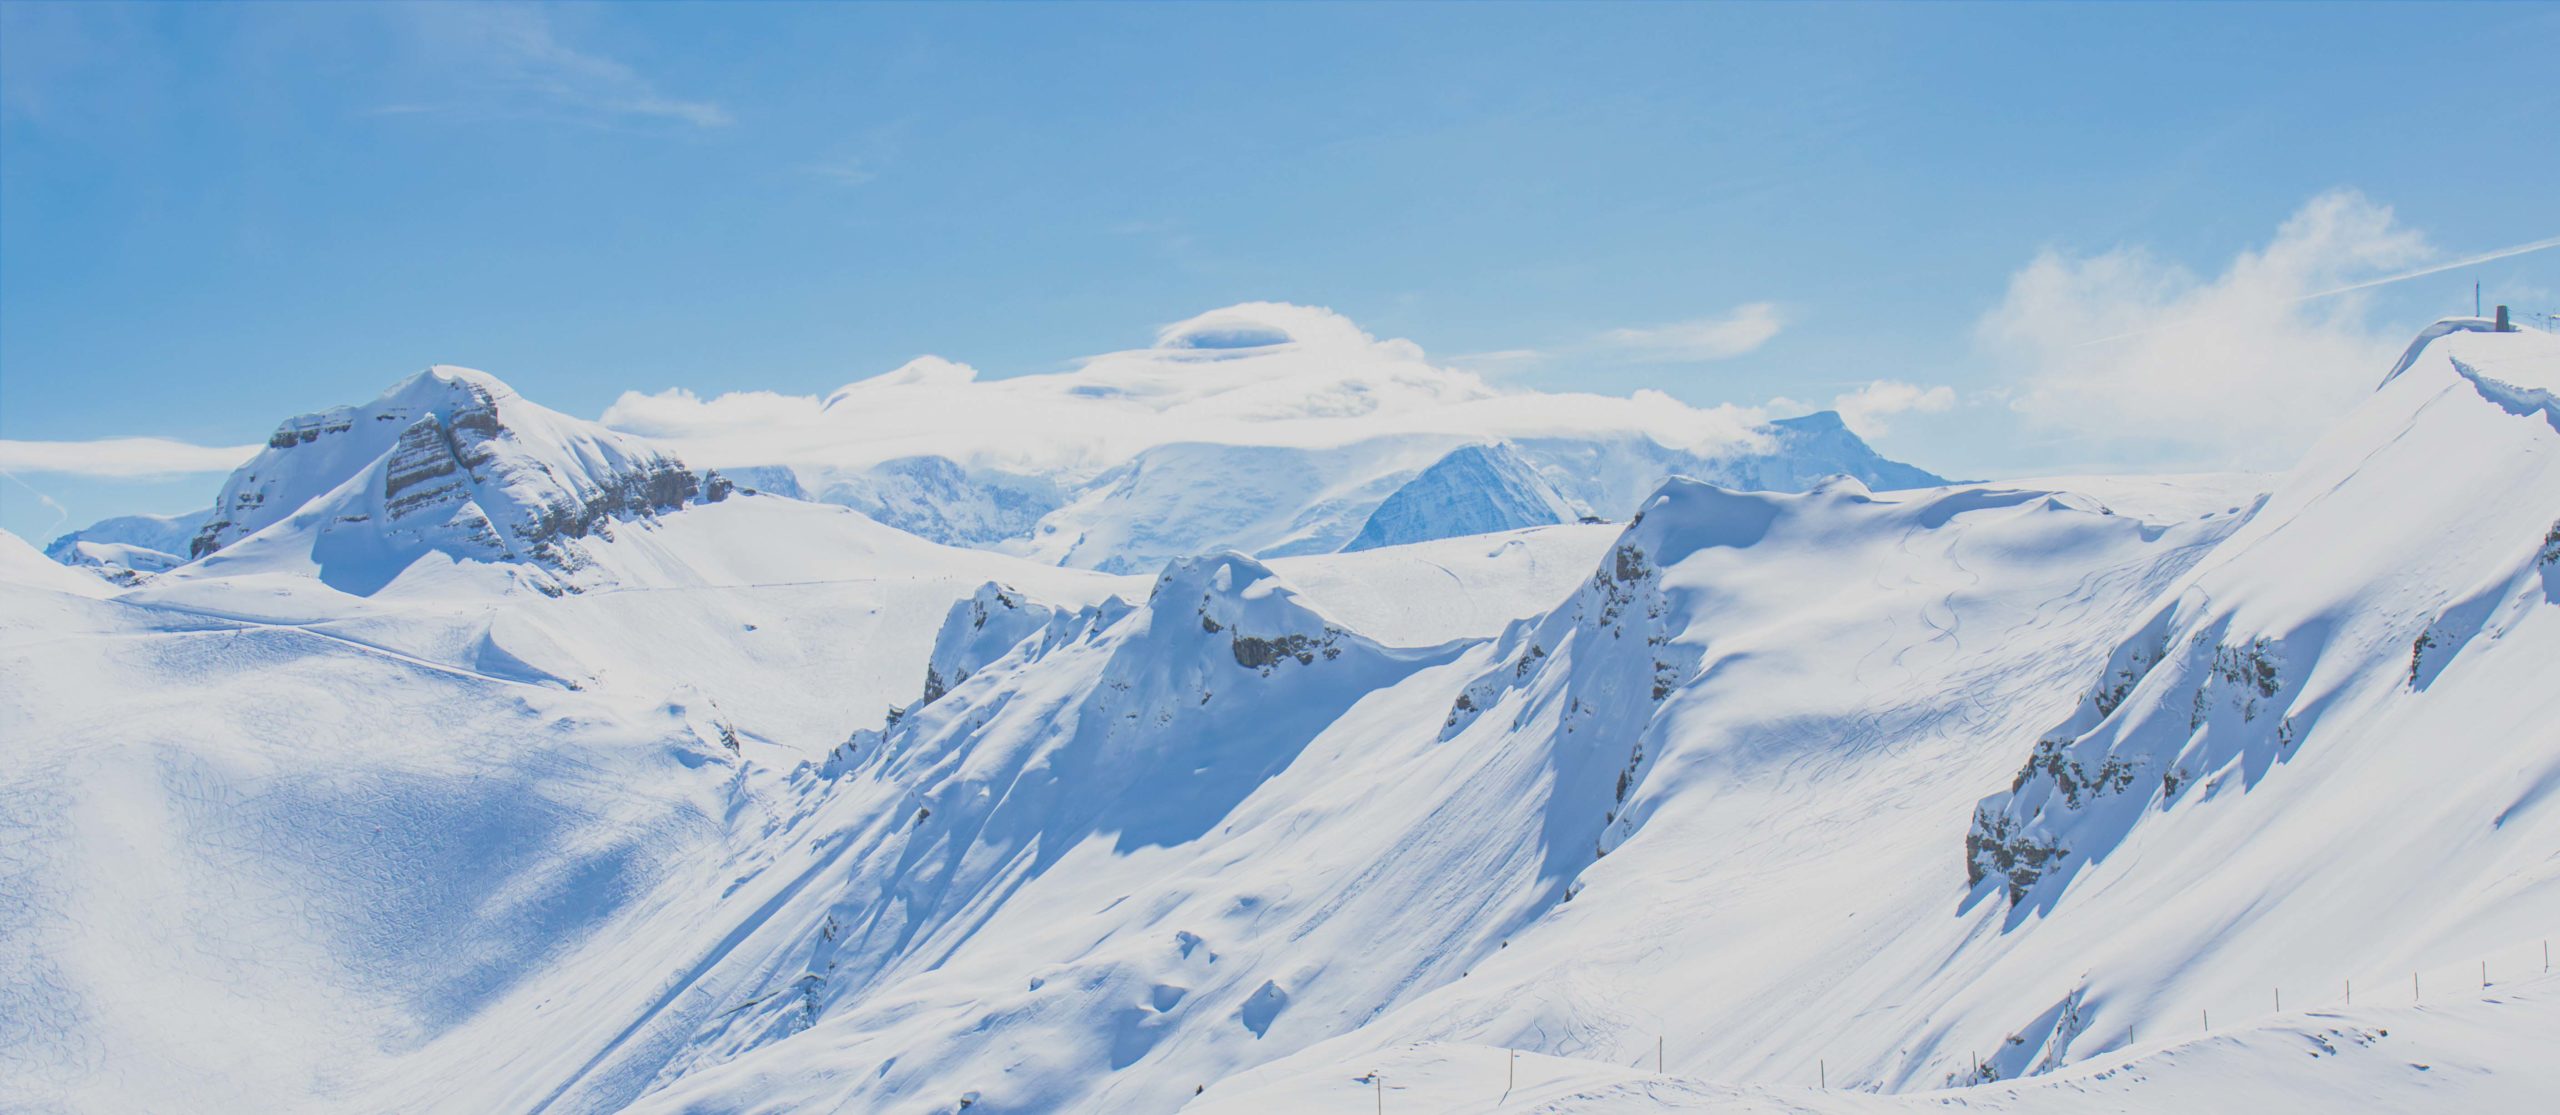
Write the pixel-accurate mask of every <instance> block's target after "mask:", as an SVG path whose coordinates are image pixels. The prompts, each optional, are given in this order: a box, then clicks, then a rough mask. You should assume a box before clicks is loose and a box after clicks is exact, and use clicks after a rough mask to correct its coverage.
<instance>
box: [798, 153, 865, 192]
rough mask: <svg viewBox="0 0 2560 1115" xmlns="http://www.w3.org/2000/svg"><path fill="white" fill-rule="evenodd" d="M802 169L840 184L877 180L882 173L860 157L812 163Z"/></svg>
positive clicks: (850, 184) (846, 184)
mask: <svg viewBox="0 0 2560 1115" xmlns="http://www.w3.org/2000/svg"><path fill="white" fill-rule="evenodd" d="M800 169H801V170H802V171H803V172H806V173H808V174H811V175H814V176H816V177H819V178H824V179H826V180H827V181H829V182H833V183H835V184H837V185H839V186H860V185H863V184H865V183H868V182H874V181H877V180H878V179H879V177H880V173H879V172H878V171H875V170H873V169H871V168H870V167H867V166H864V165H863V164H862V160H860V159H838V160H836V161H835V162H831V163H812V164H810V165H808V166H804V167H801V168H800Z"/></svg>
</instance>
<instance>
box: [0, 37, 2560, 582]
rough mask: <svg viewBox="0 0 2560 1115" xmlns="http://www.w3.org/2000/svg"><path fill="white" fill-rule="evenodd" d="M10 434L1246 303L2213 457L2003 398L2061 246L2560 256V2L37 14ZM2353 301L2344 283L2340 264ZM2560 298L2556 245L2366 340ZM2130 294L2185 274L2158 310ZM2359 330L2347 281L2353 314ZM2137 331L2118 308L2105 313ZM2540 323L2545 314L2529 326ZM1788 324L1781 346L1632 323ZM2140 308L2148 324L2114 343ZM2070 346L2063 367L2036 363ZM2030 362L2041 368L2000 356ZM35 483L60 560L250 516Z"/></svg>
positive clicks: (943, 350) (1, 506)
mask: <svg viewBox="0 0 2560 1115" xmlns="http://www.w3.org/2000/svg"><path fill="white" fill-rule="evenodd" d="M0 20H5V23H4V24H0V33H4V34H0V94H4V95H5V104H4V105H0V438H4V439H18V440H27V441H61V440H79V439H89V438H99V437H109V436H126V435H150V436H159V437H167V438H175V439H181V440H185V441H191V442H197V443H203V444H209V445H236V444H240V443H244V442H255V441H261V440H263V439H264V436H265V433H266V431H268V430H269V429H271V428H272V427H273V425H274V423H275V422H276V421H277V420H279V419H281V418H282V417H284V416H286V415H289V414H292V413H295V412H298V411H303V410H308V409H314V408H316V407H319V406H322V405H326V404H330V403H335V402H358V401H362V400H363V399H366V398H369V397H371V396H372V395H373V394H374V393H375V392H376V391H378V390H379V389H380V388H381V387H382V386H384V385H386V384H388V383H389V382H391V381H392V380H393V379H396V378H397V377H399V376H400V375H402V374H404V373H405V372H407V371H410V370H414V369H415V368H417V367H419V366H423V365H425V364H427V363H430V362H448V363H460V364H468V365H471V366H475V367H480V368H485V369H488V370H491V371H493V372H496V373H498V374H500V375H502V376H504V377H506V378H507V379H509V380H510V381H511V382H513V383H515V384H516V386H517V387H519V388H520V389H521V390H523V391H524V392H525V393H526V394H527V395H529V396H531V397H533V398H535V399H537V400H540V401H542V402H544V403H547V404H549V405H551V406H553V407H556V408H558V409H561V410H565V411H568V412H570V413H574V414H581V415H587V416H594V415H597V414H599V413H601V412H602V410H603V409H604V407H605V406H606V405H607V404H608V403H609V402H610V401H611V400H612V399H613V398H614V397H615V396H616V395H617V394H619V393H620V392H622V391H623V390H625V389H638V390H649V391H654V390H660V389H663V388H667V387H673V386H684V387H688V388H691V389H693V390H695V391H698V392H701V393H703V394H706V395H707V394H711V393H714V392H717V391H724V390H740V389H756V388H761V389H771V390H776V391H785V392H793V393H808V392H824V391H826V390H827V389H829V388H831V387H833V386H835V385H837V384H840V383H842V382H844V381H846V380H849V379H853V378H857V377H859V376H862V375H867V374H871V373H873V372H877V371H882V370H886V369H888V368H891V367H894V366H896V365H898V364H899V363H901V362H903V361H905V360H906V359H908V358H909V357H911V356H914V355H916V354H919V353H926V352H931V353H937V354H940V355H943V356H946V357H950V358H952V359H956V360H961V361H965V362H968V363H970V364H973V365H976V366H978V367H979V368H981V369H984V370H985V372H986V373H987V374H989V375H1005V374H1016V373H1022V372H1030V371H1046V370H1054V369H1056V368H1058V367H1060V366H1061V365H1062V364H1063V363H1064V362H1065V361H1067V360H1069V359H1070V358H1073V357H1076V356H1080V355H1085V354H1091V353H1096V352H1102V351H1107V350H1112V349H1119V348H1127V347H1133V346H1136V345H1140V344H1143V343H1145V342H1146V341H1147V340H1148V338H1149V336H1150V334H1151V331H1152V329H1153V328H1154V327H1155V326H1157V325H1160V324H1162V323H1165V322H1169V321H1173V320H1178V319H1180V318H1183V317H1187V316H1190V315H1192V314H1194V313H1197V312H1199V311H1202V310H1206V309H1209V308H1213V307H1216V306H1220V305H1225V304H1228V303H1233V302H1239V301H1245V300H1251V299H1281V300H1289V301H1297V302H1305V303H1312V304H1320V305H1325V306H1330V307H1333V308H1334V309H1336V310H1339V311H1341V312H1343V313H1345V314H1347V315H1349V316H1350V317H1351V318H1353V319H1354V320H1356V321H1358V322H1360V323H1361V324H1362V325H1363V326H1365V327H1367V328H1368V329H1369V330H1370V331H1371V332H1373V333H1377V334H1379V335H1382V336H1386V335H1395V336H1405V337H1410V338H1412V339H1414V340H1416V341H1418V342H1420V343H1421V344H1422V345H1423V346H1424V347H1425V348H1426V349H1427V350H1428V351H1430V352H1431V353H1433V354H1434V355H1435V356H1444V355H1445V356H1457V355H1460V354H1483V353H1502V352H1512V351H1516V350H1537V351H1540V352H1544V353H1547V354H1548V355H1547V356H1545V357H1543V358H1539V359H1522V360H1518V361H1508V360H1507V358H1501V357H1494V358H1487V359H1486V360H1485V361H1483V364H1484V366H1486V367H1487V368H1489V369H1494V370H1498V371H1500V372H1501V374H1503V375H1504V376H1506V377H1507V378H1510V379H1512V380H1514V381H1516V382H1519V383H1522V384H1524V385H1530V386H1537V387H1544V388H1549V389H1586V390H1597V391H1607V392H1615V393H1624V392H1626V391H1628V390H1630V389H1633V388H1636V387H1640V386H1652V387H1658V388H1661V389H1663V390H1666V391H1669V392H1671V393H1672V394H1674V395H1676V396H1678V397H1681V398H1683V399H1686V400H1689V401H1692V402H1697V403H1713V402H1720V401H1732V402H1737V403H1751V404H1757V403H1762V402H1765V401H1767V400H1769V399H1771V398H1772V397H1775V396H1786V397H1788V398H1794V399H1802V400H1807V401H1812V402H1815V403H1819V402H1820V401H1822V400H1825V399H1828V398H1830V397H1831V396H1832V395H1834V394H1836V393H1840V392H1844V391H1850V390H1853V389H1855V388H1856V387H1857V386H1858V385H1860V384H1864V383H1866V382H1868V381H1870V380H1873V379H1877V378H1887V379H1894V380H1901V381H1908V382H1910V383H1913V384H1916V385H1922V386H1935V385H1948V386H1950V387H1951V388H1952V389H1953V390H1954V391H1955V392H1956V393H1957V395H1958V397H1959V398H1961V399H1962V400H1964V401H1963V403H1962V404H1961V405H1957V406H1954V407H1952V408H1950V409H1947V410H1943V411H1940V412H1937V413H1918V412H1914V413H1909V414H1905V415H1902V416H1901V417H1899V418H1897V419H1896V420H1895V421H1894V423H1893V425H1892V428H1891V431H1890V433H1888V434H1883V435H1880V436H1879V437H1878V439H1877V440H1878V442H1879V444H1880V445H1881V446H1882V447H1883V448H1885V449H1886V450H1887V451H1888V452H1890V453H1893V454H1895V455H1897V456H1900V457H1903V458H1905V459H1909V460H1912V461H1914V462H1916V463H1920V464H1923V465H1925V466H1929V467H1932V468H1935V469H1937V470H1939V471H1941V472H1947V473H1954V474H1992V473H1996V472H2016V471H2038V470H2042V469H2048V468H2073V467H2084V466H2088V465H2091V464H2113V465H2141V464H2159V465H2162V466H2164V467H2166V466H2179V467H2192V466H2195V465H2197V464H2200V463H2201V464H2210V463H2213V462H2211V461H2199V460H2197V459H2196V454H2195V451H2194V450H2193V448H2192V447H2188V448H2187V449H2185V450H2180V451H2171V450H2165V449H2162V450H2146V449H2144V448H2142V447H2141V446H2139V445H2136V446H2132V447H2123V448H2119V449H2118V450H2115V451H2111V452H2107V453H2094V452H2087V451H2084V447H2082V446H2080V445H2078V444H2075V441H2076V439H2075V437H2074V436H2073V434H2072V431H2071V429H2070V428H2069V427H2068V426H2064V427H2059V428H2057V427H2054V426H2051V425H2047V426H2041V427H2033V428H2030V427H2029V426H2027V425H2024V424H2022V423H2021V422H2020V421H2019V420H2018V419H2017V417H2016V412H2015V411H2014V409H2013V408H2011V407H2009V406H2007V405H2003V404H2002V403H2001V401H2000V400H2002V399H2004V398H2009V397H2012V396H2011V395H2010V394H2009V393H2013V392H2015V391H2016V390H2017V389H2018V388H2017V381H2016V376H2017V375H2019V374H2020V373H2019V370H2018V369H2019V365H2018V364H2017V363H2016V361H2015V358H2016V357H2017V354H2018V351H2023V350H2018V351H2011V352H2009V353H2008V354H2007V357H2005V358H2001V357H1995V356H1994V355H1992V354H1987V353H1986V352H1985V342H1984V340H1983V338H1982V335H1981V333H1980V331H1979V326H1978V322H1980V321H1981V320H1982V319H1983V317H1984V315H1985V314H1987V313H1989V312H1991V311H1992V310H1993V308H1994V307H1997V306H1999V305H2001V304H2002V301H2003V298H2004V295H2005V294H2006V293H2007V292H2009V291H2010V289H2011V283H2012V280H2013V277H2014V276H2016V275H2017V274H2018V273H2019V272H2020V269H2021V268H2024V267H2026V266H2027V265H2028V264H2029V263H2030V262H2031V261H2033V260H2034V259H2035V258H2036V257H2037V256H2038V254H2039V253H2040V252H2044V251H2047V250H2051V251H2053V252H2057V253H2060V255H2061V257H2062V258H2064V259H2066V260H2087V259H2090V258H2093V257H2101V256H2104V255H2105V254H2106V253H2110V252H2126V251H2132V250H2134V249H2139V250H2140V252H2141V253H2144V254H2141V255H2140V256H2139V258H2140V259H2142V260H2144V261H2146V263H2145V266H2148V267H2152V268H2155V269H2157V270H2158V272H2159V273H2160V274H2166V275H2170V276H2173V277H2174V276H2176V275H2178V274H2180V273H2181V270H2180V269H2183V273H2185V274H2189V275H2191V276H2192V277H2193V279H2194V281H2195V282H2197V283H2199V284H2210V283H2211V282H2212V281H2213V280H2214V279H2215V277H2216V276H2218V275H2220V274H2222V273H2223V272H2224V271H2225V269H2226V268H2229V267H2230V266H2231V264H2232V260H2233V258H2234V257H2235V255H2237V254H2238V253H2241V252H2244V251H2254V250H2259V249H2263V248H2265V247H2266V246H2267V245H2268V244H2269V242H2270V241H2271V240H2273V239H2275V238H2277V237H2278V229H2279V227H2280V226H2282V225H2283V224H2284V222H2286V221H2287V219H2288V218H2289V217H2291V216H2292V215H2294V214H2295V213H2297V212H2298V211H2301V210H2303V209H2304V207H2305V206H2306V204H2308V203H2310V202H2312V200H2313V199H2315V198H2317V197H2320V196H2322V195H2324V194H2325V193H2327V192H2329V191H2333V190H2338V189H2348V190H2353V191H2357V192H2358V194H2360V195H2361V197H2362V198H2363V199H2366V200H2367V201H2369V202H2370V203H2371V205H2373V206H2388V207H2389V208H2390V209H2391V211H2392V219H2393V221H2394V222H2395V223H2394V225H2393V227H2394V228H2395V229H2405V230H2414V231H2415V232H2416V233H2419V234H2422V235H2423V237H2424V241H2425V248H2424V250H2423V251H2417V250H2407V251H2401V252H2399V253H2397V254H2393V253H2390V252H2377V253H2371V254H2370V257H2369V258H2368V257H2366V256H2353V258H2352V259H2351V260H2350V263H2349V264H2346V265H2339V266H2334V267H2333V266H2330V265H2329V264H2327V263H2323V264H2321V265H2319V266H2318V267H2314V268H2312V270H2314V271H2316V272H2318V274H2317V276H2315V277H2314V278H2312V279H2310V280H2307V281H2309V282H2311V283H2312V284H2313V285H2318V284H2319V283H2321V282H2326V281H2329V280H2331V279H2336V278H2344V279H2347V280H2356V279H2360V278H2362V277H2365V275H2364V273H2363V272H2360V271H2357V270H2356V268H2357V267H2360V266H2365V265H2366V264H2370V267H2369V268H2368V270H2370V271H2371V273H2372V274H2375V275H2380V274H2384V273H2386V272H2390V271H2391V270H2392V269H2394V268H2408V267H2421V266H2423V265H2426V264H2428V263H2432V262H2440V261H2442V260H2444V259H2449V258H2453V257H2458V256H2461V255H2464V254H2466V253H2478V252H2487V251H2490V250H2493V249H2499V248H2503V247H2508V246H2512V245H2517V244H2520V243H2524V242H2530V241H2535V240H2538V239H2542V238H2548V237H2551V236H2554V235H2560V80H2555V79H2554V77H2553V72H2554V67H2555V61H2554V60H2555V59H2560V8H2555V7H2553V6H2530V5H2512V6H2452V7H2433V6H2422V5H2383V6H2373V7H2363V6H2327V5H2319V6H2315V5H2307V4H2283V5H2270V6H2264V7H2255V6H2223V5H2213V6H2206V5H2170V4H2161V5H2132V6H2095V7H2084V6H2072V5H2032V6H2031V5H1997V6H1986V7H1965V6H1955V5H1936V4H1927V5H1905V6H1890V7H1888V6H1844V7H1826V6H1806V5H1785V6H1751V5H1736V4H1714V5H1699V6H1671V5H1660V4H1646V5H1631V6H1606V5H1595V4H1580V5H1571V6H1559V7H1547V6H1536V5H1472V6H1454V5H1448V6H1444V5H1432V4H1403V5H1392V6H1385V5H1382V6H1331V5H1280V6H1252V5H1227V4H1218V5H1188V6H1105V5H959V6H930V7H928V6H892V5H876V6H875V5H854V4H810V5H723V6H691V5H683V4H642V5H627V6H616V7H601V6H561V7H538V8H516V7H502V8H476V7H469V6H464V5H435V6H427V7H398V6H392V5H295V6H272V7H262V6H240V5H216V4H157V5H145V6H139V7H116V6H109V5H92V4H83V5H77V6H56V5H48V4H37V3H24V2H12V3H9V4H6V5H0ZM2349 254H2350V255H2351V256H2352V252H2351V253H2349ZM2475 279H2477V280H2482V281H2486V282H2488V283H2490V284H2491V285H2492V287H2493V288H2499V289H2503V290H2506V291H2509V292H2511V297H2512V298H2513V299H2514V300H2517V301H2520V302H2528V303H2531V304H2533V305H2534V306H2535V307H2536V308H2539V309H2546V310H2547V309H2552V308H2554V306H2552V305H2543V304H2542V303H2545V302H2560V296H2555V295H2554V294H2553V292H2554V291H2555V290H2560V251H2549V252H2537V253H2527V254H2523V255H2517V256H2512V257H2509V258H2506V259H2503V260H2498V261H2494V262H2491V263H2487V264H2482V265H2479V266H2477V267H2471V268H2464V269H2457V270H2455V271H2448V272H2443V273H2440V274H2437V275H2433V276H2428V277H2425V278H2420V279H2415V280H2411V281H2408V282H2402V283H2395V284H2389V285H2386V286H2383V287H2379V288H2376V289H2375V290H2374V291H2372V292H2371V293H2370V295H2369V296H2367V297H2369V299H2370V301H2369V302H2359V303H2358V305H2359V307H2360V308H2359V309H2358V310H2357V311H2356V313H2355V314H2354V315H2353V318H2352V320H2350V321H2347V322H2345V323H2344V324H2343V325H2342V324H2340V323H2339V322H2336V321H2328V322H2326V323H2325V324H2323V325H2321V326H2320V327H2322V328H2352V329H2363V330H2367V331H2369V332H2371V333H2379V332H2382V331H2386V330H2393V329H2405V328H2412V327H2414V326H2415V325H2416V324H2419V323H2422V322H2423V321H2425V320H2428V319H2431V318H2433V317H2435V316H2438V315H2439V314H2441V313H2445V312H2451V311H2455V310H2467V309H2468V308H2469V302H2470V284H2471V282H2472V281H2474V280H2475ZM2134 285H2136V286H2139V285H2141V284H2140V283H2139V282H2137V283H2135V284H2134ZM2305 293H2314V292H2305ZM2091 297H2098V295H2091ZM2537 300H2538V301H2537ZM1757 303H1770V304H1772V305H1774V306H1775V307H1777V308H1778V310H1779V311H1780V312H1781V313H1782V315H1783V319H1784V321H1785V328H1784V329H1783V330H1781V331H1780V332H1779V333H1778V334H1777V335H1776V336H1774V337H1772V338H1770V339H1768V340H1767V341H1766V343H1764V344H1761V345H1759V346H1758V347H1756V348H1753V349H1751V350H1750V351H1748V352H1745V353H1742V354H1739V355H1734V356H1730V357H1727V358H1722V359H1713V360H1708V359H1699V360H1695V361H1682V360H1664V359H1659V358H1652V359H1637V358H1634V357H1631V356H1629V355H1628V354H1627V353H1624V352H1617V351H1612V350H1610V349H1609V348H1608V347H1607V346H1605V345H1602V346H1595V345H1593V344H1591V343H1590V342H1589V340H1588V339H1589V338H1594V337H1600V336H1605V335H1607V334H1608V332H1609V331H1610V330H1617V329H1646V328H1655V327H1660V326H1664V325H1666V324H1668V323H1677V322H1683V321H1694V320H1701V319H1711V318H1716V317H1718V316H1719V315H1726V314H1729V313H1731V312H1733V311H1735V308H1736V307H1743V306H1748V305H1752V304H1757ZM2095 317H2096V318H2097V319H2101V320H2114V319H2112V318H2108V317H2107V315H2105V314H2104V313H2096V314H2095ZM2028 347H2029V348H2031V347H2032V346H2028ZM2004 359H2005V360H2006V362H2004ZM18 479H19V481H21V482H22V483H18V482H0V526H5V527H6V528H8V529H11V530H15V531H18V532H19V533H21V534H27V535H38V534H42V533H43V532H45V531H46V530H48V529H49V528H50V526H51V524H53V523H54V522H55V521H56V519H57V518H59V517H60V516H59V515H58V514H57V513H56V512H55V511H54V510H53V509H51V508H47V507H44V506H41V505H40V504H39V503H38V502H37V501H36V500H35V499H34V498H33V497H32V496H31V495H30V489H29V487H27V485H32V486H33V488H34V489H37V490H42V491H44V492H46V493H48V494H50V495H52V496H53V497H55V498H56V499H57V500H58V501H59V502H60V503H62V504H63V505H64V506H65V507H66V509H67V514H68V515H69V516H70V517H71V518H72V520H73V525H77V523H78V522H85V521H86V520H88V519H90V518H94V517H97V516H98V515H102V514H108V513H114V512H120V511H127V510H146V509H147V510H158V511H178V510H184V509H186V508H188V507H190V506H196V505H201V504H202V503H204V502H206V501H207V500H208V499H209V498H210V495H211V493H212V491H213V489H214V488H215V487H216V486H217V485H218V483H219V476H218V475H197V476H190V477H181V478H176V479H162V480H153V481H137V480H130V479H113V480H111V479H101V478H98V477H94V476H83V475H80V474H78V473H76V472H49V473H35V474H24V473H22V474H21V475H20V476H19V478H18Z"/></svg>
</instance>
